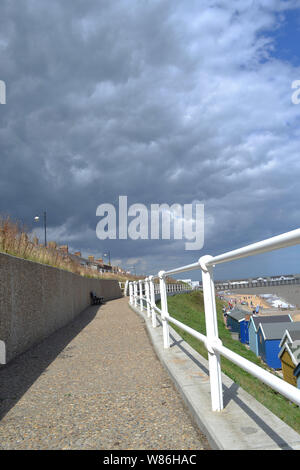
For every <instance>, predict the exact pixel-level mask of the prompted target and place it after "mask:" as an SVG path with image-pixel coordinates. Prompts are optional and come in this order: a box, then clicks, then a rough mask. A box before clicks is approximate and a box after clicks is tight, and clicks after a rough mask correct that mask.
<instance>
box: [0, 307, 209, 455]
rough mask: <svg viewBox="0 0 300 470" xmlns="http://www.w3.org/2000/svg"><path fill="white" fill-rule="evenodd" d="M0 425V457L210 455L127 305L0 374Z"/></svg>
mask: <svg viewBox="0 0 300 470" xmlns="http://www.w3.org/2000/svg"><path fill="white" fill-rule="evenodd" d="M0 418H2V421H0V449H147V450H148V449H151V450H153V449H167V450H169V449H176V450H179V449H184V450H186V449H203V448H204V449H208V448H209V447H208V443H207V440H206V438H205V437H204V436H203V435H202V434H201V433H200V432H199V430H198V428H197V427H195V425H194V423H193V421H192V419H191V418H190V415H189V413H188V411H187V410H186V408H185V405H184V404H183V401H182V399H181V398H180V396H179V394H178V392H177V391H176V390H175V388H174V386H173V383H172V381H171V379H170V378H169V375H168V374H167V372H166V371H165V369H164V368H163V366H162V365H161V363H160V361H159V360H158V359H157V357H156V355H155V353H154V351H153V348H152V345H151V343H150V340H149V338H148V335H147V332H146V329H145V326H144V323H143V321H142V319H141V318H140V317H139V316H138V315H137V314H135V313H134V312H133V311H132V310H131V309H130V308H129V307H128V305H127V299H118V300H114V301H111V302H108V303H107V304H105V305H103V306H101V307H100V308H98V307H91V308H89V309H88V310H86V311H85V312H83V313H82V314H81V315H80V316H79V317H77V319H76V320H75V321H74V322H72V323H71V324H69V325H68V326H67V327H65V328H62V329H61V330H59V331H58V332H56V333H54V334H53V335H52V336H50V337H49V338H47V339H46V340H45V341H43V342H42V343H40V344H39V345H37V346H36V347H34V348H32V349H30V350H29V351H28V352H26V353H25V354H23V355H21V356H19V357H18V358H16V359H15V360H14V361H12V362H11V363H10V364H8V365H7V366H0Z"/></svg>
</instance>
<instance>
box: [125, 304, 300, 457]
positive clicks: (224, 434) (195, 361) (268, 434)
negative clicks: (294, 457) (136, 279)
mask: <svg viewBox="0 0 300 470" xmlns="http://www.w3.org/2000/svg"><path fill="white" fill-rule="evenodd" d="M129 306H130V308H131V309H132V310H133V311H134V312H136V313H138V314H139V315H140V316H141V317H142V318H143V320H144V321H145V326H146V329H147V331H148V335H149V337H150V339H151V341H152V344H153V347H154V350H155V352H156V354H157V356H158V357H159V359H160V361H161V363H162V364H163V365H164V367H165V368H166V370H167V371H168V373H169V374H170V376H171V378H172V380H173V382H174V384H175V386H176V388H177V390H178V391H179V393H180V394H181V396H182V398H183V400H184V402H185V404H186V405H187V407H188V409H189V411H190V413H191V415H192V417H193V419H194V421H195V422H196V424H197V425H198V427H199V428H200V430H201V431H202V432H203V433H204V434H205V435H206V437H207V439H208V441H209V443H210V445H211V447H212V449H214V450H300V435H299V434H298V433H297V432H296V431H294V430H293V429H292V428H291V427H290V426H288V425H287V424H285V423H284V422H283V421H282V420H281V419H279V418H278V417H277V416H275V415H274V414H273V413H272V412H271V411H269V410H268V409H267V408H266V407H264V406H263V405H262V404H261V403H259V402H258V401H257V400H255V398H253V397H252V396H251V395H249V394H248V393H247V392H246V391H244V390H243V389H242V388H241V387H239V386H238V385H237V384H236V383H235V382H233V381H232V380H231V379H230V378H229V377H227V376H226V375H225V374H222V382H223V392H224V410H222V411H221V412H212V411H211V400H210V385H209V375H208V361H207V360H206V359H204V358H203V357H202V356H201V355H200V354H198V353H197V352H196V351H195V350H194V349H193V348H192V347H191V346H190V345H189V344H187V343H186V342H185V341H184V340H183V339H182V338H181V336H180V335H179V334H178V333H177V332H176V331H175V330H174V329H173V328H172V327H171V325H170V326H169V328H170V335H171V347H170V349H167V350H166V349H164V348H163V335H162V328H161V325H159V326H158V327H157V328H153V327H152V324H151V319H148V318H147V317H146V315H144V313H142V312H141V311H140V310H139V308H135V307H134V306H133V305H130V304H129ZM174 412H176V410H174Z"/></svg>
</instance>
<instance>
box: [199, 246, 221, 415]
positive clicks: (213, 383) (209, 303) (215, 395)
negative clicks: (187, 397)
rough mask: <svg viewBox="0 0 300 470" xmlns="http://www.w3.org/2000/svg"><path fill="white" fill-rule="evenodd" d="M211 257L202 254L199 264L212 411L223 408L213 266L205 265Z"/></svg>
mask: <svg viewBox="0 0 300 470" xmlns="http://www.w3.org/2000/svg"><path fill="white" fill-rule="evenodd" d="M211 258H212V256H209V255H207V256H202V257H201V258H200V259H199V264H200V267H201V269H202V285H203V296H204V309H205V323H206V337H207V350H208V360H209V377H210V391H211V404H212V410H213V411H221V410H222V409H223V390H222V375H221V361H220V354H218V353H216V352H215V351H214V349H213V345H214V343H216V342H220V339H219V335H218V323H217V310H216V301H215V287H214V281H213V267H211V266H206V264H205V263H206V262H207V261H209V260H210V259H211Z"/></svg>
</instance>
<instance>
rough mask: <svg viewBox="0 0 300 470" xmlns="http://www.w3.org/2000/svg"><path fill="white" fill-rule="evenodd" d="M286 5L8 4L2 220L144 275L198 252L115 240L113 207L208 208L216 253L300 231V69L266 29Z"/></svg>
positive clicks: (3, 49) (0, 21) (2, 48)
mask: <svg viewBox="0 0 300 470" xmlns="http://www.w3.org/2000/svg"><path fill="white" fill-rule="evenodd" d="M278 3H279V2H275V1H270V2H268V3H266V2H264V1H260V2H256V3H255V4H254V3H253V2H250V1H245V0H243V1H237V2H235V3H234V8H233V6H230V5H227V4H226V5H225V3H224V5H223V6H222V5H221V4H219V3H216V2H213V1H205V2H201V6H199V3H198V2H196V1H191V2H189V4H188V5H187V4H185V3H183V2H174V1H170V0H161V1H151V2H150V1H146V0H145V1H131V2H126V1H122V0H116V1H113V2H111V1H99V0H97V1H96V0H95V1H92V0H90V1H81V0H72V1H63V2H62V1H58V0H53V1H51V2H48V1H47V2H46V1H42V0H28V1H20V2H11V1H9V0H3V1H2V2H1V6H0V59H1V73H0V79H2V80H5V82H6V84H7V104H6V105H5V106H1V107H0V139H1V140H0V150H1V181H0V188H1V203H0V210H1V211H2V212H6V213H10V214H11V215H13V216H15V217H17V218H20V219H22V220H24V221H25V222H26V223H28V224H29V225H32V218H33V216H34V215H35V213H36V211H42V210H44V209H45V208H46V209H47V211H48V219H49V237H50V238H54V239H56V240H58V241H59V242H61V243H69V245H70V246H71V247H72V248H74V249H82V250H83V251H84V252H86V253H88V252H91V253H95V254H96V253H99V254H102V251H103V250H105V249H107V247H109V248H111V250H112V252H113V257H114V258H115V259H116V260H119V261H120V263H122V264H126V263H127V262H128V264H130V263H131V264H138V263H139V264H140V267H141V269H142V268H143V269H145V270H146V269H151V270H152V269H157V268H158V267H160V263H161V258H162V253H164V260H165V263H166V264H167V265H168V266H169V265H172V266H176V265H178V264H181V262H183V263H185V262H190V261H191V259H194V258H197V257H198V253H197V254H195V253H192V252H185V251H184V242H183V241H182V242H172V243H167V242H160V241H148V242H147V241H140V242H132V241H126V242H125V241H123V242H121V241H109V240H108V241H105V242H101V241H100V240H98V239H97V238H96V232H95V229H96V224H97V221H98V220H97V218H96V215H95V214H96V208H97V206H98V205H99V204H101V203H103V202H110V203H112V204H115V205H116V206H117V201H118V196H119V195H128V202H129V204H132V203H135V202H140V203H144V204H146V205H148V207H149V206H150V204H151V203H155V202H160V203H163V202H165V203H169V204H173V203H175V202H177V203H181V204H184V203H185V204H189V203H192V202H193V201H199V202H203V203H204V204H205V214H206V221H205V222H206V223H205V247H204V249H205V250H208V251H219V252H220V251H222V250H223V249H226V250H227V249H232V248H236V247H238V246H240V245H243V244H245V243H250V242H252V241H256V240H259V239H261V238H266V237H268V236H272V235H275V234H277V233H280V232H283V231H285V230H290V229H292V228H296V227H297V226H298V225H299V217H298V215H299V209H298V203H297V201H298V200H299V185H298V179H299V171H300V164H299V158H298V156H299V150H298V149H299V133H300V121H299V114H300V106H299V107H297V106H295V105H292V104H291V99H290V97H291V90H290V88H291V82H292V81H293V80H295V79H297V78H299V77H300V70H299V69H298V70H297V69H296V68H295V67H293V66H292V65H291V64H289V63H287V62H286V63H285V62H282V61H279V60H276V59H275V58H274V51H272V58H271V56H270V51H271V48H272V47H273V44H272V41H271V39H270V38H269V37H268V31H270V30H271V29H272V28H273V29H274V28H276V27H278V26H279V25H280V21H281V20H280V15H284V11H285V9H287V8H292V7H298V8H299V2H296V1H295V2H281V5H280V6H279V5H278ZM279 14H280V15H279ZM275 56H276V54H275ZM220 234H221V235H220ZM143 263H144V264H143ZM168 266H166V267H168Z"/></svg>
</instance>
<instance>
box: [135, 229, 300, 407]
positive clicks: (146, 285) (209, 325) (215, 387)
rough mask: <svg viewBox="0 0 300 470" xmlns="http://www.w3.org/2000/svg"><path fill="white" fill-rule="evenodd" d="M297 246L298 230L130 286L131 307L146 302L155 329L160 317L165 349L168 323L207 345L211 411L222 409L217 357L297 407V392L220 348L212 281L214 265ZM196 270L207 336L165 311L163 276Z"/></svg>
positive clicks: (236, 355) (219, 369) (221, 345)
mask: <svg viewBox="0 0 300 470" xmlns="http://www.w3.org/2000/svg"><path fill="white" fill-rule="evenodd" d="M297 244H300V229H297V230H293V231H291V232H287V233H284V234H282V235H278V236H276V237H272V238H269V239H267V240H263V241H261V242H258V243H254V244H252V245H248V246H245V247H243V248H240V249H238V250H234V251H230V252H228V253H224V254H221V255H218V256H215V257H213V256H210V255H206V256H202V257H201V258H200V259H199V260H198V261H197V262H195V263H193V264H190V265H187V266H182V267H180V268H177V269H173V270H171V271H160V272H159V273H158V275H157V276H149V277H147V278H146V279H143V280H139V281H135V282H130V283H129V302H130V304H131V305H133V306H135V307H136V308H138V307H139V308H140V310H141V311H143V310H144V303H145V305H146V309H147V316H148V317H149V318H150V317H151V318H152V326H153V328H156V327H157V314H159V315H160V316H161V322H162V328H163V343H164V348H166V349H167V348H169V347H170V334H169V323H172V324H174V325H177V326H178V327H179V328H181V329H182V330H184V331H186V332H188V333H189V334H190V335H192V336H193V337H195V338H197V339H198V340H200V341H202V342H203V343H204V345H205V346H206V348H207V351H208V362H209V376H210V391H211V405H212V410H213V411H221V410H222V409H223V408H224V406H223V390H222V375H221V359H220V356H224V357H225V358H227V359H229V360H230V361H231V362H233V363H234V364H236V365H238V366H239V367H241V368H242V369H244V370H245V371H247V372H249V373H250V374H251V375H253V376H254V377H256V378H258V379H259V380H261V381H262V382H264V383H265V384H267V385H269V386H270V387H271V388H272V389H274V390H276V391H277V392H279V393H281V394H282V395H284V396H285V397H286V398H288V399H289V400H291V401H292V402H294V403H296V404H297V405H298V406H299V405H300V390H299V389H297V388H296V387H294V386H293V385H290V384H289V383H287V382H285V381H284V380H282V379H280V378H279V377H277V376H275V375H274V374H272V373H271V372H268V371H266V370H265V369H263V368H262V367H259V366H257V365H256V364H254V363H253V362H251V361H249V360H247V359H245V358H243V357H242V356H240V355H239V354H236V353H234V352H233V351H231V350H230V349H228V348H226V347H225V346H223V344H222V341H221V340H220V338H219V336H218V323H217V311H216V303H215V286H214V280H213V268H214V266H215V265H216V264H220V263H227V262H230V261H234V260H237V259H241V258H246V257H248V256H254V255H258V254H261V253H266V252H269V251H273V250H278V249H281V248H285V247H288V246H294V245H297ZM199 268H200V269H201V271H202V286H203V295H204V310H205V324H206V336H205V335H203V334H202V333H199V332H198V331H196V330H194V329H192V328H190V327H189V326H187V325H185V324H184V323H181V322H180V321H178V320H176V319H175V318H173V317H172V316H171V315H170V314H169V312H168V301H167V284H166V276H169V275H174V274H179V273H182V272H186V271H192V270H195V269H199ZM157 278H158V279H159V289H160V297H161V308H160V309H159V308H158V307H157V305H156V303H155V283H154V279H157ZM144 294H145V295H144Z"/></svg>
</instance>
